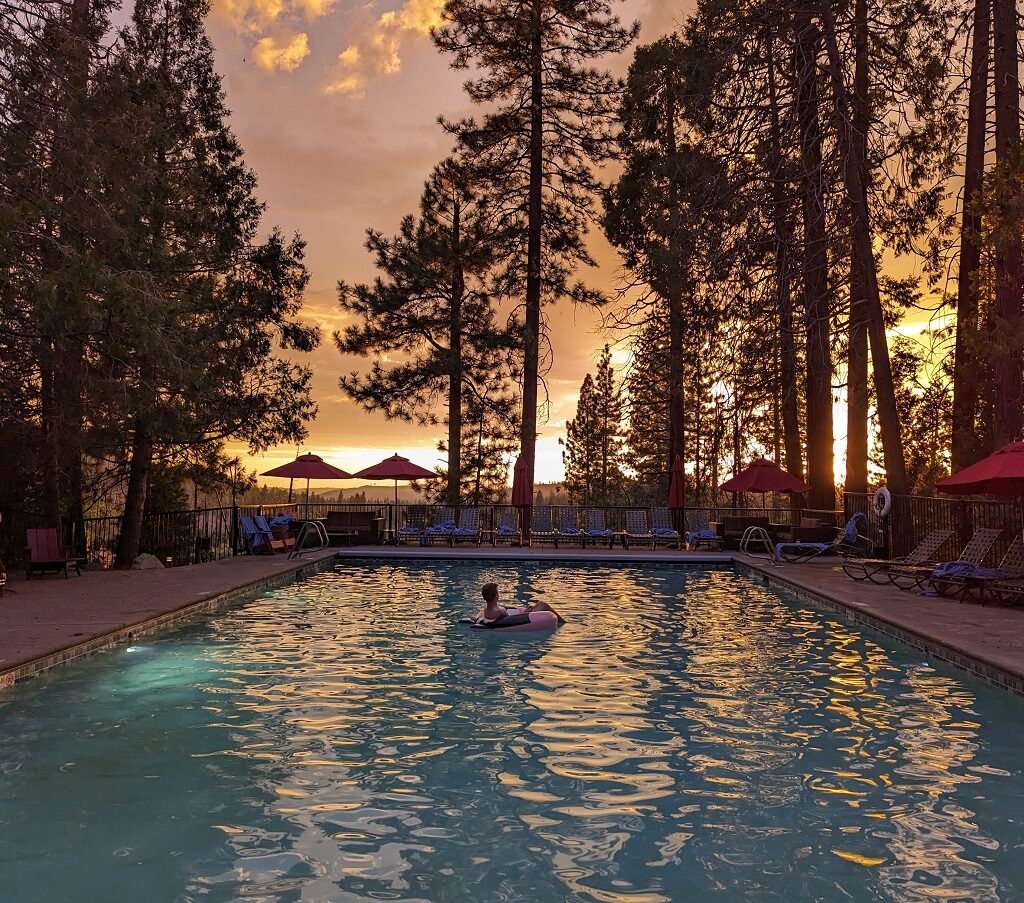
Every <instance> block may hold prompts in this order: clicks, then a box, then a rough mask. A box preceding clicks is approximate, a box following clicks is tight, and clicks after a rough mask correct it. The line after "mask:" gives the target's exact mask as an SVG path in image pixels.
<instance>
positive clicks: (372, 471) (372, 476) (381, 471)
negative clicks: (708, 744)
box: [354, 455, 437, 505]
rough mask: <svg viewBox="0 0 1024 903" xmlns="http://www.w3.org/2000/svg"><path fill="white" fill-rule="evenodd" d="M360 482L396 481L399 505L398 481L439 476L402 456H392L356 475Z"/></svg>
mask: <svg viewBox="0 0 1024 903" xmlns="http://www.w3.org/2000/svg"><path fill="white" fill-rule="evenodd" d="M354 476H355V477H356V479H359V480H394V481H395V504H396V505H397V504H398V481H399V480H402V481H403V482H405V481H407V480H436V479H437V474H436V473H434V471H432V470H427V469H426V468H425V467H420V466H419V465H418V464H413V463H412V461H410V460H409V459H408V458H403V457H402V456H401V455H392V456H391V457H390V458H385V459H384V460H383V461H381V462H380V463H379V464H374V465H373V467H367V468H364V469H363V470H360V471H359V472H358V473H356V474H355V475H354Z"/></svg>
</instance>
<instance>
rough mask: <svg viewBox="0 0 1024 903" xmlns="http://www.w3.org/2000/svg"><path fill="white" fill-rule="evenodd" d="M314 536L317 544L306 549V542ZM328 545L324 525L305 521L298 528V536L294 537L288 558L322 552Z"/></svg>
mask: <svg viewBox="0 0 1024 903" xmlns="http://www.w3.org/2000/svg"><path fill="white" fill-rule="evenodd" d="M314 535H315V536H316V539H317V544H316V545H314V546H309V547H307V546H306V540H307V539H309V538H310V537H311V536H314ZM330 544H331V539H330V537H329V536H328V535H327V530H326V529H325V528H324V525H323V524H322V523H320V521H318V520H306V521H303V522H302V526H301V527H299V535H298V536H296V537H295V544H294V545H293V546H292V547H291V551H289V552H288V558H289V559H292V558H298V557H299V556H300V555H304V554H305V553H306V552H322V551H323V550H324V549H326V548H327V547H328V546H329V545H330Z"/></svg>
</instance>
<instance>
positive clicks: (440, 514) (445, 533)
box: [423, 508, 457, 546]
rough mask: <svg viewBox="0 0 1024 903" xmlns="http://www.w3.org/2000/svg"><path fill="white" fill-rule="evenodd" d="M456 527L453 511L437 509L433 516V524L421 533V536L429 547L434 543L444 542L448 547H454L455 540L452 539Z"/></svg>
mask: <svg viewBox="0 0 1024 903" xmlns="http://www.w3.org/2000/svg"><path fill="white" fill-rule="evenodd" d="M456 526H457V524H456V523H455V509H454V508H438V509H437V514H436V515H435V516H434V523H433V524H431V525H430V526H429V527H427V529H426V530H424V531H423V536H424V537H425V538H426V541H427V543H428V544H430V545H432V544H433V543H435V542H446V543H448V545H450V546H454V545H455V540H454V538H453V537H454V535H455V528H456Z"/></svg>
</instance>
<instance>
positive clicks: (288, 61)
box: [252, 32, 309, 72]
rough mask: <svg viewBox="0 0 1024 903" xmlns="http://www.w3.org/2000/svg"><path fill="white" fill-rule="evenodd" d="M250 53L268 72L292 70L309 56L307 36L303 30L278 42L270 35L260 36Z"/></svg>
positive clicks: (258, 64)
mask: <svg viewBox="0 0 1024 903" xmlns="http://www.w3.org/2000/svg"><path fill="white" fill-rule="evenodd" d="M252 55H253V58H254V59H255V60H256V65H257V66H259V67H260V68H261V69H266V70H267V71H268V72H274V71H276V70H283V71H285V72H293V71H295V69H297V68H298V67H299V64H300V63H301V62H302V61H303V60H304V59H305V58H306V57H307V56H309V38H308V36H307V35H306V33H305V32H300V33H299V34H296V35H292V36H291V37H286V38H283V39H282V40H281V41H280V42H279V41H277V40H276V39H275V38H272V37H266V38H260V40H259V43H257V44H256V46H255V47H254V48H253V51H252Z"/></svg>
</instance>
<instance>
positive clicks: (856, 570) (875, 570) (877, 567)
mask: <svg viewBox="0 0 1024 903" xmlns="http://www.w3.org/2000/svg"><path fill="white" fill-rule="evenodd" d="M953 535H954V534H953V531H952V530H932V532H931V533H929V534H928V535H927V536H926V537H925V538H924V539H922V540H921V542H919V543H918V544H917V547H916V548H915V549H914V550H913V551H912V552H910V553H908V554H907V555H904V556H903V557H902V558H889V559H886V558H844V559H843V570H844V571H845V572H846V576H847V577H849V578H851V579H852V580H870V581H871V582H872V583H879V584H885V583H889V582H890V581H889V570H890V568H894V567H896V568H898V567H917V566H924V565H931V566H932V567H936V566H937V565H938V560H937V558H936V555H938V553H939V550H940V549H941V548H942V547H943V546H944V545H945V544H946V543H947V542H949V541H950V539H952V538H953ZM876 578H877V579H876Z"/></svg>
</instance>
